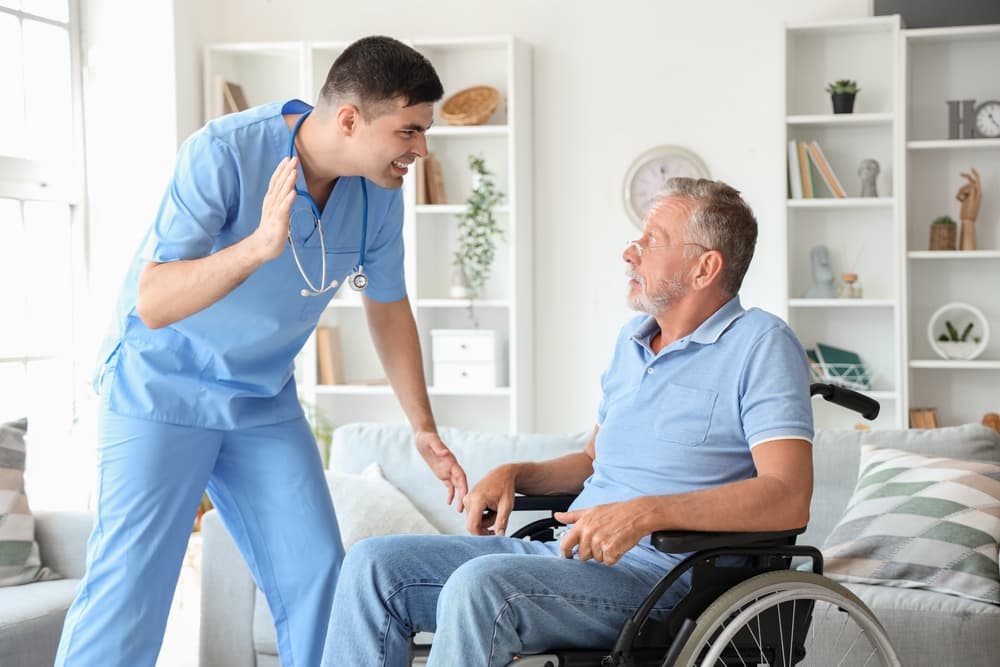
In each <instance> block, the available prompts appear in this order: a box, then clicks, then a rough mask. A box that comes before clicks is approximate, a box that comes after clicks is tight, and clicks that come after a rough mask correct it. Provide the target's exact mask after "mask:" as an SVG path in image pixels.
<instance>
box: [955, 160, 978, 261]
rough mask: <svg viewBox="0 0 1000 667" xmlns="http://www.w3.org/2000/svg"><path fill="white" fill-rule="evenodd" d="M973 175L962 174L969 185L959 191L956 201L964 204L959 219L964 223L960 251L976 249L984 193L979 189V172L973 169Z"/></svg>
mask: <svg viewBox="0 0 1000 667" xmlns="http://www.w3.org/2000/svg"><path fill="white" fill-rule="evenodd" d="M970 171H971V172H972V175H971V176H970V175H969V174H967V173H965V172H964V171H963V172H962V178H964V179H965V180H966V181H968V183H966V184H965V185H963V186H962V187H961V188H959V189H958V193H957V194H956V195H955V199H957V200H958V201H960V202H962V211H961V213H960V214H959V216H958V217H959V219H960V220H961V221H962V236H961V239H962V240H961V242H960V243H959V246H958V247H959V250H975V249H976V218H977V217H978V216H979V198H980V195H981V193H982V191H981V190H980V188H979V172H978V171H976V168H975V167H973V168H972V169H970Z"/></svg>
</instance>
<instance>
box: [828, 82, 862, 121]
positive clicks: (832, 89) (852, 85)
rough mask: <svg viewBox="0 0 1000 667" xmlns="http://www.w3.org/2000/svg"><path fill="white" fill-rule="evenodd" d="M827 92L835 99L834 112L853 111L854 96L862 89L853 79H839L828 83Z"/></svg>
mask: <svg viewBox="0 0 1000 667" xmlns="http://www.w3.org/2000/svg"><path fill="white" fill-rule="evenodd" d="M826 92H828V93H830V98H831V99H832V100H833V113H851V112H852V111H854V96H855V95H857V94H858V93H859V92H861V89H860V88H858V82H857V81H854V80H853V79H837V80H836V81H834V82H832V83H829V84H827V86H826Z"/></svg>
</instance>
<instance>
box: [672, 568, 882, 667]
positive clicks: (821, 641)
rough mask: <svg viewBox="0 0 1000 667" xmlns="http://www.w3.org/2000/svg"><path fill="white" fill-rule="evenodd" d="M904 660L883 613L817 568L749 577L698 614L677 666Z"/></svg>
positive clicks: (846, 665) (855, 663)
mask: <svg viewBox="0 0 1000 667" xmlns="http://www.w3.org/2000/svg"><path fill="white" fill-rule="evenodd" d="M799 664H801V665H808V666H818V665H823V666H832V665H843V667H849V666H857V667H861V666H865V667H867V666H869V665H871V666H873V667H874V666H875V665H882V666H883V667H899V665H900V663H899V659H898V658H897V657H896V653H895V651H894V650H893V648H892V644H891V643H890V641H889V637H888V635H887V634H886V632H885V629H884V628H883V627H882V625H881V623H879V622H878V619H876V618H875V615H874V614H873V613H872V612H871V610H870V609H868V607H866V606H865V604H864V603H863V602H861V600H859V599H858V598H857V596H856V595H854V594H853V593H851V592H850V591H849V590H847V589H846V588H844V587H843V586H841V585H840V584H838V583H836V582H834V581H831V580H830V579H827V578H825V577H822V576H820V575H817V574H814V573H812V572H796V571H789V570H783V571H779V572H768V573H766V574H762V575H758V576H756V577H752V578H750V579H747V580H746V581H744V582H741V583H740V584H737V585H736V586H734V587H733V588H732V589H730V590H728V591H726V592H725V593H723V594H722V595H721V596H719V598H718V599H717V600H716V601H715V602H713V603H712V604H711V605H709V606H708V608H707V609H705V611H704V612H702V614H701V615H700V616H699V617H698V621H697V625H696V626H695V628H694V630H693V631H692V632H691V634H690V636H689V637H688V638H687V641H686V642H685V644H684V646H683V648H682V649H681V650H680V652H679V654H678V659H677V661H676V662H675V663H674V665H675V666H676V667H709V666H712V667H715V666H720V667H725V666H729V665H740V666H741V667H749V666H760V665H768V666H769V667H770V666H777V665H780V666H782V667H787V666H790V665H799Z"/></svg>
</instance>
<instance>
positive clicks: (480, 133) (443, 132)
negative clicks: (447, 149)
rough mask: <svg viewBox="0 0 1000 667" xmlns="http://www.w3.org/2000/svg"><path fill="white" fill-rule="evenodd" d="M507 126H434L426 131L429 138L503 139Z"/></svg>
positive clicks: (507, 132)
mask: <svg viewBox="0 0 1000 667" xmlns="http://www.w3.org/2000/svg"><path fill="white" fill-rule="evenodd" d="M509 133H510V127H509V126H507V125H434V126H432V127H431V129H429V130H427V136H429V137H505V136H507V135H508V134H509Z"/></svg>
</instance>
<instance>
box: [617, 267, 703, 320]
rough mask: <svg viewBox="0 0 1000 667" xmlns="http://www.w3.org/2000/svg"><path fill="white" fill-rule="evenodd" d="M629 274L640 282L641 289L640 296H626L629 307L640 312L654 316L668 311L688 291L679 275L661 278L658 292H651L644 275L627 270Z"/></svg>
mask: <svg viewBox="0 0 1000 667" xmlns="http://www.w3.org/2000/svg"><path fill="white" fill-rule="evenodd" d="M627 275H628V277H629V278H632V279H633V280H635V281H637V282H638V283H639V290H640V291H639V294H638V296H631V295H629V296H627V297H626V302H627V303H628V307H629V308H631V309H632V310H637V311H639V312H640V313H646V314H647V315H652V316H653V317H656V316H657V315H659V314H660V313H662V312H664V311H666V310H667V308H669V307H670V306H671V305H672V304H674V303H676V302H677V301H678V300H680V299H681V298H682V297H683V296H684V295H686V294H687V293H688V289H687V287H686V286H685V285H684V282H683V281H682V280H681V279H680V278H679V277H677V276H674V277H673V278H670V279H668V280H661V281H660V282H659V284H658V285H657V288H658V289H657V290H656V292H655V293H653V294H650V293H649V292H648V291H647V290H646V281H645V279H643V278H642V276H639V275H636V274H635V273H631V272H627Z"/></svg>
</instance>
